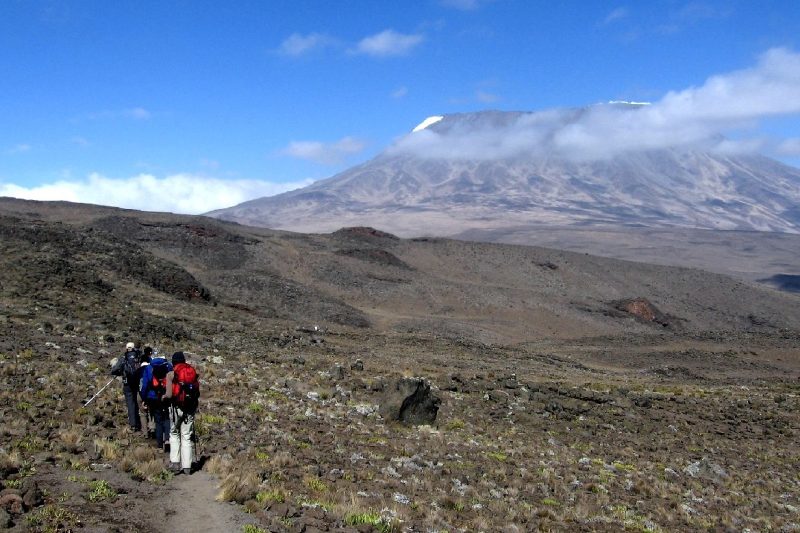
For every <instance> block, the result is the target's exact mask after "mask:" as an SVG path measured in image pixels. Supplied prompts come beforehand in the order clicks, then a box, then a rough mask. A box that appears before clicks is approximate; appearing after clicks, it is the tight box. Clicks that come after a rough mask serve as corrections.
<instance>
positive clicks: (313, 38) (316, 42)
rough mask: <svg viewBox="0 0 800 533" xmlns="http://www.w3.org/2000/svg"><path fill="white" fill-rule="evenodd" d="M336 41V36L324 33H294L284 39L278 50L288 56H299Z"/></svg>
mask: <svg viewBox="0 0 800 533" xmlns="http://www.w3.org/2000/svg"><path fill="white" fill-rule="evenodd" d="M335 43H336V40H335V39H334V38H332V37H330V36H328V35H326V34H324V33H309V34H308V35H301V34H299V33H293V34H291V35H290V36H289V37H287V38H286V39H284V41H283V42H282V43H281V45H280V47H278V52H279V53H280V54H283V55H286V56H291V57H298V56H301V55H304V54H307V53H310V52H312V51H313V50H318V49H321V48H325V47H327V46H331V45H333V44H335Z"/></svg>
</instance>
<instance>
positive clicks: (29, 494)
mask: <svg viewBox="0 0 800 533" xmlns="http://www.w3.org/2000/svg"><path fill="white" fill-rule="evenodd" d="M20 492H21V493H22V503H23V504H25V508H26V509H32V508H34V507H38V506H40V505H42V504H43V503H44V496H43V494H42V491H41V490H39V485H38V484H37V483H36V481H35V480H34V479H33V478H30V477H29V478H26V479H25V481H23V482H22V488H21V489H20Z"/></svg>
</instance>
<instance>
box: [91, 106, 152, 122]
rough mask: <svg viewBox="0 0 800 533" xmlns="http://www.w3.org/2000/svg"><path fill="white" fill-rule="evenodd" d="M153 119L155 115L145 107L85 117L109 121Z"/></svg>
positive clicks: (97, 112)
mask: <svg viewBox="0 0 800 533" xmlns="http://www.w3.org/2000/svg"><path fill="white" fill-rule="evenodd" d="M152 117H153V113H152V112H151V111H149V110H147V109H145V108H144V107H129V108H126V109H115V110H109V109H107V110H104V111H95V112H94V113H89V114H87V115H85V116H83V117H80V118H84V119H89V120H109V119H117V118H127V119H132V120H149V119H151V118H152Z"/></svg>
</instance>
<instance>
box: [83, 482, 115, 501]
mask: <svg viewBox="0 0 800 533" xmlns="http://www.w3.org/2000/svg"><path fill="white" fill-rule="evenodd" d="M89 487H90V489H91V490H90V491H89V496H88V498H89V501H90V502H101V501H103V500H111V499H114V498H116V497H117V491H115V490H114V488H113V487H112V486H111V485H109V484H108V481H106V480H104V479H98V480H96V481H92V482H90V483H89Z"/></svg>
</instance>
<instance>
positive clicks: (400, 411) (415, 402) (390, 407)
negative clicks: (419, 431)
mask: <svg viewBox="0 0 800 533" xmlns="http://www.w3.org/2000/svg"><path fill="white" fill-rule="evenodd" d="M440 403H441V399H439V398H438V397H436V396H435V395H434V394H433V393H432V392H431V386H430V383H428V382H427V381H426V380H424V379H421V378H401V379H397V380H395V381H393V382H391V383H389V385H388V386H387V387H386V390H385V392H384V396H383V399H382V400H381V402H380V414H381V416H383V418H385V419H387V420H397V421H399V422H402V423H403V424H408V425H419V424H432V423H433V422H435V421H436V415H437V413H438V412H439V404H440Z"/></svg>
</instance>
